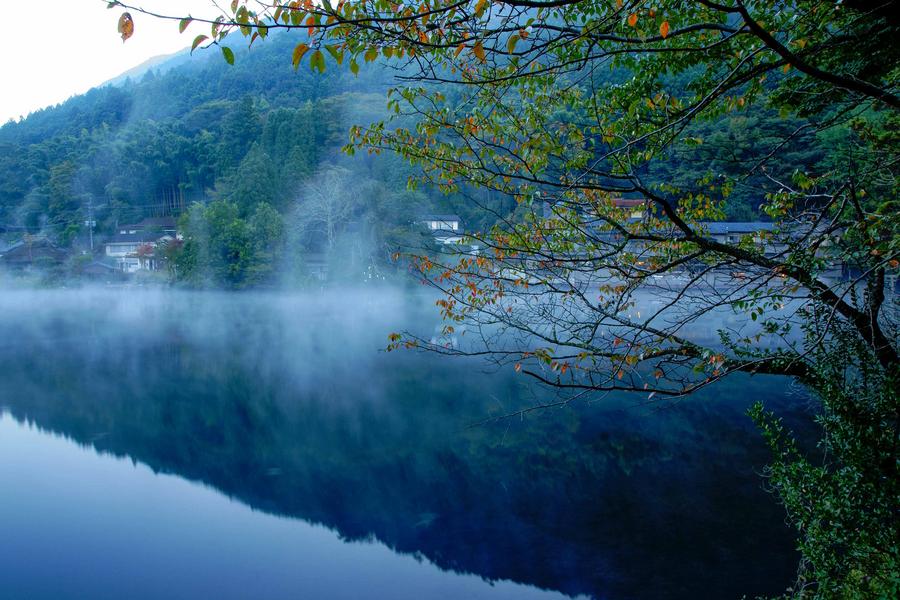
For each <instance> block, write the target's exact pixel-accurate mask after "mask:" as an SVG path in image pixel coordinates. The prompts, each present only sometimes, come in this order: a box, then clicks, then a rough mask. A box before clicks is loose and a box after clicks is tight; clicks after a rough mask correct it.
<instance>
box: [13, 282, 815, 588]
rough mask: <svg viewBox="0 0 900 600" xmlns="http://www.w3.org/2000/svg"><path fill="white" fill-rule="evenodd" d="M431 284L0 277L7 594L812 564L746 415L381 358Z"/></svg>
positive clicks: (775, 584)
mask: <svg viewBox="0 0 900 600" xmlns="http://www.w3.org/2000/svg"><path fill="white" fill-rule="evenodd" d="M438 324H439V320H438V314H437V312H436V309H435V307H434V306H433V298H429V297H428V296H427V295H426V294H422V293H418V292H416V293H413V292H406V291H400V290H389V289H367V288H361V289H353V290H334V291H323V292H319V293H313V292H310V293H297V294H277V293H259V294H249V293H248V294H225V293H211V292H175V291H153V290H133V289H132V290H129V289H122V290H113V289H93V290H46V291H16V290H6V291H3V292H2V293H0V365H2V367H0V368H2V371H0V373H2V377H0V415H2V416H0V490H2V494H0V597H2V598H4V599H7V598H11V599H19V598H23V599H24V598H28V599H35V598H91V599H100V598H137V599H142V598H391V599H394V598H516V599H518V598H536V599H537V598H563V597H591V598H604V599H605V598H609V599H619V598H629V599H630V598H698V597H708V598H740V597H741V596H742V595H744V594H746V595H747V596H748V597H752V596H753V595H755V594H760V593H773V594H774V593H778V592H780V591H783V590H784V589H785V588H786V587H787V586H788V585H789V584H790V582H791V581H792V578H793V576H794V574H795V572H796V561H797V555H796V553H795V551H794V549H793V547H794V541H793V535H792V532H791V531H790V530H789V528H788V527H787V526H786V525H785V524H784V511H783V508H782V507H780V506H779V505H778V504H777V503H776V501H775V498H774V497H773V496H771V495H770V494H769V493H767V492H766V491H765V489H764V488H765V482H764V480H763V479H762V477H761V476H760V474H759V473H760V470H761V468H762V466H763V465H764V464H765V463H766V460H767V458H768V455H767V452H766V449H765V448H764V446H763V444H762V441H761V439H760V436H759V434H758V432H757V431H756V430H755V429H754V427H753V425H752V423H751V422H750V420H749V419H748V417H747V416H746V414H745V413H746V410H747V408H748V406H749V405H750V404H751V403H752V402H754V401H756V400H758V399H763V400H765V401H766V403H767V404H768V405H769V406H770V407H771V408H774V409H777V410H778V412H779V414H781V415H782V416H783V417H784V418H785V419H786V421H787V423H788V424H789V425H791V426H792V427H796V428H799V429H801V430H802V429H804V428H808V426H809V425H808V417H807V416H806V415H807V413H808V411H809V407H808V402H809V401H808V399H807V397H806V395H805V394H804V392H803V390H802V389H800V388H798V387H795V386H794V385H792V384H791V383H790V382H789V381H787V380H785V379H776V378H766V377H753V378H751V377H734V378H731V379H729V380H726V381H724V382H720V383H719V384H717V385H715V386H713V387H711V388H708V389H705V390H703V391H702V392H701V393H698V394H697V395H696V396H693V397H691V398H689V399H685V400H682V401H680V402H678V403H674V404H672V403H669V404H660V403H654V404H648V403H647V402H646V397H645V396H644V397H635V396H631V397H629V396H605V397H598V398H593V399H586V400H582V401H579V402H576V403H571V404H568V405H566V406H563V407H560V408H554V409H544V410H538V411H535V412H530V413H527V414H525V415H523V416H520V417H515V418H502V417H503V416H504V415H509V414H510V413H513V412H515V411H517V410H520V409H523V408H526V407H529V406H533V405H536V404H539V403H543V402H547V401H549V400H551V399H552V398H553V396H552V392H550V391H548V390H545V389H542V388H539V387H537V386H535V385H534V384H533V383H531V382H530V381H529V380H528V379H527V378H526V377H525V376H523V375H519V374H516V373H515V372H513V370H512V369H511V368H510V369H508V370H506V369H504V370H502V371H499V372H495V371H491V370H490V369H489V368H488V367H487V365H485V364H482V363H480V362H478V361H476V360H474V359H459V358H440V357H436V356H432V355H425V354H420V353H415V352H394V353H386V352H383V351H381V349H383V348H384V347H385V346H386V345H387V335H388V334H389V333H390V332H392V331H397V330H400V329H404V328H408V329H411V330H413V331H419V332H422V333H424V334H429V335H430V332H433V331H434V330H435V327H436V326H438Z"/></svg>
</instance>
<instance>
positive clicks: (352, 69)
mask: <svg viewBox="0 0 900 600" xmlns="http://www.w3.org/2000/svg"><path fill="white" fill-rule="evenodd" d="M350 72H351V73H353V74H354V75H358V74H359V64H358V63H357V62H356V59H355V58H351V59H350Z"/></svg>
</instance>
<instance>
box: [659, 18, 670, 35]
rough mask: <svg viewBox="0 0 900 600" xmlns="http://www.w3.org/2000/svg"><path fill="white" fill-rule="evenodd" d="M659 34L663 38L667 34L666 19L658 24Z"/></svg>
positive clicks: (667, 23)
mask: <svg viewBox="0 0 900 600" xmlns="http://www.w3.org/2000/svg"><path fill="white" fill-rule="evenodd" d="M659 35H661V36H663V37H664V38H665V37H666V36H667V35H669V22H668V21H663V22H662V25H660V26H659Z"/></svg>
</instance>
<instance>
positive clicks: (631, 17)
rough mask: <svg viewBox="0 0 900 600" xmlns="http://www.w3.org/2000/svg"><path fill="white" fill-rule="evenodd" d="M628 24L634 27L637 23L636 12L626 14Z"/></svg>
mask: <svg viewBox="0 0 900 600" xmlns="http://www.w3.org/2000/svg"><path fill="white" fill-rule="evenodd" d="M628 24H629V25H631V26H632V27H634V26H635V25H637V13H631V14H630V15H628Z"/></svg>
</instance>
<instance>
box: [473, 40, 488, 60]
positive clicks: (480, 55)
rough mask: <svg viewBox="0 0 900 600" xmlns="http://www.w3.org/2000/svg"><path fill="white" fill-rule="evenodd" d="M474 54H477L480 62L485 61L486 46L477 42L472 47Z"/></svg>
mask: <svg viewBox="0 0 900 600" xmlns="http://www.w3.org/2000/svg"><path fill="white" fill-rule="evenodd" d="M472 52H473V53H474V54H475V56H477V57H478V60H480V61H481V62H484V61H485V58H486V57H487V55H486V54H485V52H484V45H483V44H482V43H481V42H480V41H479V42H475V45H474V46H472Z"/></svg>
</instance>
